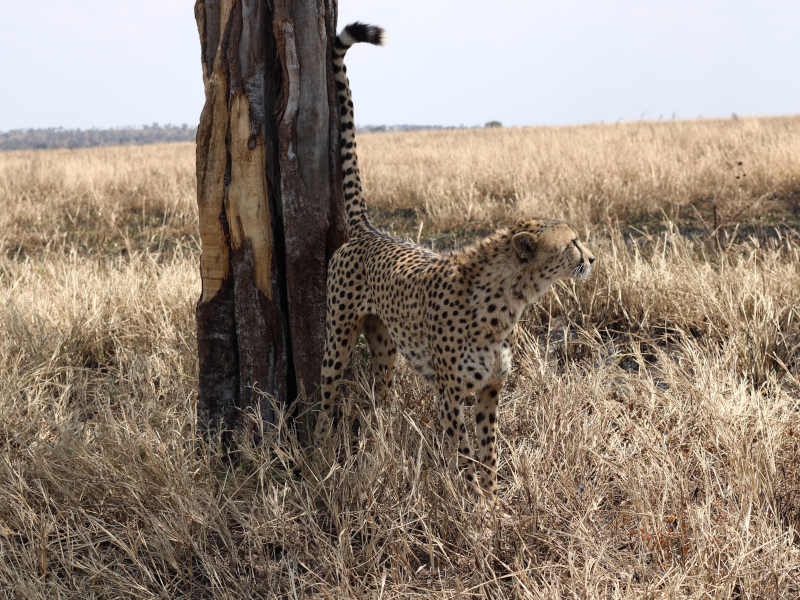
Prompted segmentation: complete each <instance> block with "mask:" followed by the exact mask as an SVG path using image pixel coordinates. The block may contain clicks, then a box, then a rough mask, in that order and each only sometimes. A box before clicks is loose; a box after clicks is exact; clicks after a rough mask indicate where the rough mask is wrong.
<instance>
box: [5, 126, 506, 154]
mask: <svg viewBox="0 0 800 600" xmlns="http://www.w3.org/2000/svg"><path fill="white" fill-rule="evenodd" d="M501 126H502V124H501V123H500V121H489V122H488V123H486V125H485V127H501ZM468 128H469V126H467V125H458V126H444V125H364V126H360V127H359V128H358V129H359V131H362V132H381V131H420V130H422V131H430V130H439V129H468ZM196 135H197V127H193V126H192V127H190V126H189V125H187V124H186V123H184V124H183V125H171V124H169V123H168V124H166V125H159V124H158V123H153V124H152V125H142V126H141V127H113V128H111V129H94V128H92V129H64V128H63V127H47V128H43V129H12V130H10V131H0V150H43V149H47V148H91V147H94V146H139V145H143V144H161V143H165V142H193V141H194V140H195V136H196Z"/></svg>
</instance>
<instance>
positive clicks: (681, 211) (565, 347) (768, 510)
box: [0, 118, 800, 599]
mask: <svg viewBox="0 0 800 600" xmlns="http://www.w3.org/2000/svg"><path fill="white" fill-rule="evenodd" d="M359 151H360V157H361V162H362V172H363V176H364V178H365V180H366V181H365V183H366V188H367V193H368V197H369V202H370V206H371V211H372V214H373V216H374V219H375V221H376V222H377V223H378V224H379V225H380V226H382V227H384V228H388V229H391V230H393V231H395V232H397V233H400V234H402V235H406V236H409V237H412V238H414V239H420V240H421V241H422V242H423V243H428V244H432V245H434V246H435V247H438V248H445V247H450V246H458V245H461V244H463V243H466V242H467V241H469V240H471V239H473V238H474V237H475V236H477V235H479V234H480V233H481V232H485V231H489V230H491V229H493V228H495V227H496V226H498V225H501V224H503V223H507V222H509V221H511V220H512V219H514V218H516V217H520V216H547V217H554V218H564V219H568V220H570V221H572V222H573V223H574V224H575V225H576V226H577V227H578V229H579V230H580V231H582V232H583V234H584V236H585V237H586V238H587V239H588V241H589V243H590V244H591V246H592V248H593V250H594V252H595V255H596V256H597V258H598V262H597V263H596V267H597V268H596V270H595V272H594V274H593V276H592V277H591V278H590V279H589V280H587V281H585V282H582V283H581V284H576V285H572V284H569V285H560V286H558V287H557V289H556V290H555V291H554V292H552V293H550V294H548V295H547V296H546V297H545V298H544V300H543V301H542V302H541V303H540V304H539V305H538V306H536V307H534V308H532V309H531V310H530V311H529V312H528V313H527V315H526V318H525V321H524V322H523V323H522V324H521V325H520V326H519V327H518V328H517V329H516V331H515V334H514V351H515V360H514V371H513V374H512V376H511V377H510V379H509V381H508V385H507V386H506V389H505V390H504V393H503V400H502V403H501V408H500V411H501V417H500V439H499V447H500V480H501V485H500V499H499V503H498V506H496V507H494V508H489V507H486V506H485V505H483V504H482V503H480V502H477V503H476V502H475V501H474V499H473V498H472V497H471V496H469V495H464V494H463V493H462V492H463V487H464V486H463V482H462V481H461V480H460V479H459V477H458V476H457V475H455V474H454V473H453V472H452V470H451V469H449V468H448V467H447V465H445V464H444V462H443V461H442V460H441V459H440V458H439V457H438V456H437V455H436V453H435V452H433V451H431V448H432V446H431V442H432V440H433V438H434V436H435V435H436V429H435V426H434V424H435V418H434V415H435V412H434V405H433V402H434V398H433V396H432V395H431V394H430V392H429V391H428V390H427V388H426V387H425V385H424V383H423V382H422V381H421V380H419V379H418V378H417V377H416V376H415V375H414V374H413V373H412V372H410V371H409V370H408V369H407V368H406V367H405V365H403V364H401V365H400V368H399V370H398V374H397V384H398V385H397V392H398V394H397V398H396V400H395V401H394V402H393V403H392V405H391V406H379V407H377V408H373V406H372V405H373V398H372V395H371V382H370V380H369V377H368V376H367V375H366V373H367V371H366V370H364V369H363V368H362V367H363V353H361V355H360V356H359V359H358V361H357V363H358V368H356V370H355V371H354V381H353V384H352V385H351V386H350V390H349V392H348V393H349V394H350V396H351V397H353V398H354V399H355V400H357V401H358V406H359V407H361V409H363V415H362V418H361V432H360V436H359V438H358V440H357V443H356V446H355V451H354V452H352V453H343V455H342V457H341V461H340V462H338V463H336V464H333V465H329V466H328V467H327V468H322V467H321V464H320V462H319V461H316V462H311V463H304V462H303V458H302V452H301V451H300V449H299V448H298V447H297V444H296V442H294V441H293V439H292V437H291V435H289V433H288V432H287V431H286V429H285V428H283V427H281V428H280V429H279V430H277V431H276V430H275V429H271V428H269V427H267V426H266V425H264V424H263V423H261V422H260V421H259V419H258V415H252V416H251V417H252V419H253V422H254V425H255V429H259V428H262V430H263V439H262V441H261V442H260V443H259V444H255V443H253V442H252V441H249V440H247V439H245V440H244V442H243V444H244V445H243V447H242V451H241V452H242V456H241V458H240V460H239V461H238V462H237V463H236V465H235V466H231V465H230V464H229V463H228V462H227V460H226V459H225V458H224V457H223V456H222V455H221V453H220V451H219V448H218V447H216V446H215V445H214V444H208V443H205V442H203V441H201V440H199V439H198V438H197V436H196V433H195V424H194V410H195V401H196V387H197V366H196V348H195V324H194V305H195V302H196V300H197V298H198V297H199V293H200V289H199V277H198V247H199V243H198V239H197V234H196V226H197V217H196V205H195V188H194V160H193V158H194V148H193V146H192V145H191V144H176V145H164V146H150V147H143V148H119V149H117V148H105V149H93V150H80V151H66V150H65V151H47V152H13V153H4V154H0V199H1V200H2V206H3V210H2V211H0V329H1V330H2V336H0V373H2V377H0V596H5V597H9V598H68V597H75V598H90V597H97V598H100V597H102V598H127V597H135V598H156V597H158V598H174V597H218V598H251V597H264V598H278V597H280V598H314V597H319V598H472V597H491V598H765V599H766V598H797V597H798V596H800V533H799V531H800V464H798V461H799V460H800V381H799V380H798V373H800V266H798V265H800V118H775V119H737V120H727V121H701V122H676V123H636V124H617V125H593V126H585V127H565V128H535V129H499V130H498V129H493V130H480V131H478V130H470V131H441V132H422V133H387V134H372V135H362V136H360V138H359ZM342 446H343V448H345V449H346V448H349V445H348V444H346V443H342ZM298 472H302V473H304V474H305V477H300V476H298V475H297V473H298Z"/></svg>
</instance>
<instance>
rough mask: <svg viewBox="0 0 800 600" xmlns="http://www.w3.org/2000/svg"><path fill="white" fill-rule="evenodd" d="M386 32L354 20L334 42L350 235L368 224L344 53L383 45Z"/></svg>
mask: <svg viewBox="0 0 800 600" xmlns="http://www.w3.org/2000/svg"><path fill="white" fill-rule="evenodd" d="M383 38H384V32H383V29H381V28H380V27H376V26H374V25H365V24H364V23H358V22H356V23H351V24H350V25H348V26H347V27H345V28H344V29H343V30H342V32H341V33H340V34H339V35H338V36H336V41H335V42H334V44H333V75H334V79H335V81H336V97H337V99H338V101H339V118H340V124H339V152H340V154H341V158H342V178H343V182H342V183H343V185H344V202H345V211H346V213H347V235H348V236H352V235H353V232H354V231H356V230H359V229H363V228H364V227H366V226H368V225H369V221H368V219H367V206H366V203H365V201H364V191H363V189H362V187H361V174H360V173H359V170H358V157H357V155H356V130H355V119H354V117H353V100H352V97H351V95H350V82H349V81H348V80H347V69H346V68H345V66H344V55H345V53H346V52H347V50H348V48H350V46H352V45H353V44H356V43H358V42H367V43H370V44H376V45H380V44H382V43H383Z"/></svg>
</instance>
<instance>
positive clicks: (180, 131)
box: [0, 123, 197, 150]
mask: <svg viewBox="0 0 800 600" xmlns="http://www.w3.org/2000/svg"><path fill="white" fill-rule="evenodd" d="M196 134H197V128H196V127H193V126H192V127H190V126H189V125H187V124H186V123H184V124H183V125H171V124H166V125H159V124H158V123H153V124H152V125H143V126H142V127H114V128H112V129H64V128H63V127H48V128H45V129H12V130H11V131H5V132H0V150H32V149H33V150H36V149H46V148H90V147H93V146H138V145H142V144H160V143H164V142H189V141H192V142H193V141H194V139H195V135H196Z"/></svg>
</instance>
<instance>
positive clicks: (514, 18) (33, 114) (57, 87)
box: [0, 0, 800, 130]
mask: <svg viewBox="0 0 800 600" xmlns="http://www.w3.org/2000/svg"><path fill="white" fill-rule="evenodd" d="M3 17H4V18H3V21H2V22H0V57H1V59H2V72H3V75H4V83H3V85H2V86H0V130H8V129H14V128H20V127H48V126H56V125H60V126H64V127H84V128H85V127H91V126H96V127H108V126H114V125H140V124H143V123H151V122H154V121H157V122H159V123H166V122H171V123H176V124H180V123H184V122H185V123H190V124H195V123H196V122H197V119H198V117H199V114H200V110H201V108H202V103H203V88H202V82H201V72H200V50H199V42H198V38H197V30H196V26H195V22H194V13H193V2H191V1H188V0H186V1H180V0H137V1H135V2H111V1H109V0H83V1H82V2H80V3H74V4H73V3H65V2H56V1H55V0H45V1H44V2H13V3H8V6H6V7H4V9H3ZM356 19H358V20H362V21H366V22H371V23H375V24H378V25H382V26H383V27H384V28H386V30H387V31H388V35H389V40H388V45H387V46H386V47H385V48H369V47H357V48H356V49H354V50H353V51H352V52H351V53H350V54H349V55H348V65H349V73H350V79H351V83H352V86H353V91H354V97H355V102H356V122H357V123H358V124H361V125H366V124H381V123H384V124H400V123H414V124H443V125H459V124H466V125H474V124H483V123H484V122H486V121H488V120H491V119H498V120H500V121H502V122H503V123H504V124H506V125H536V124H569V123H585V122H595V121H606V122H609V121H617V120H620V119H622V120H636V119H641V118H644V119H658V118H660V117H661V118H665V119H669V118H671V116H672V115H673V114H675V115H677V117H678V118H695V117H698V116H703V117H714V116H723V117H727V116H730V114H731V113H733V112H735V113H738V114H739V115H762V114H794V113H800V68H798V62H799V60H798V57H800V2H798V1H797V0H785V1H777V0H763V1H755V0H754V1H751V2H742V1H736V0H728V1H720V0H707V1H703V0H670V1H661V0H659V1H643V0H642V1H634V0H581V1H578V0H558V1H548V2H538V1H528V0H494V1H490V0H481V1H480V2H478V1H473V0H458V1H456V0H423V1H420V0H404V1H403V2H390V1H388V0H386V1H379V0H340V3H339V24H340V26H341V25H343V24H346V23H348V22H350V21H352V20H356Z"/></svg>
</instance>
